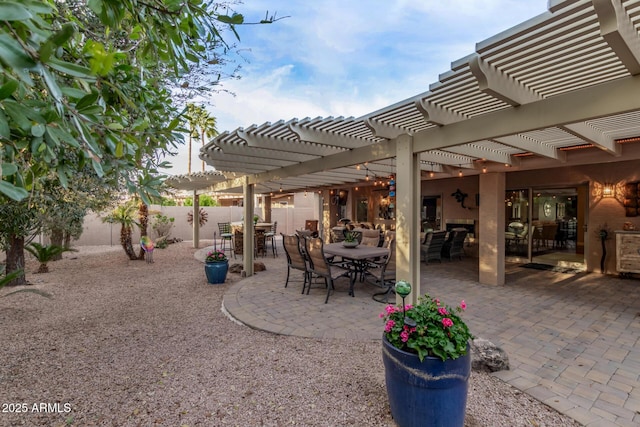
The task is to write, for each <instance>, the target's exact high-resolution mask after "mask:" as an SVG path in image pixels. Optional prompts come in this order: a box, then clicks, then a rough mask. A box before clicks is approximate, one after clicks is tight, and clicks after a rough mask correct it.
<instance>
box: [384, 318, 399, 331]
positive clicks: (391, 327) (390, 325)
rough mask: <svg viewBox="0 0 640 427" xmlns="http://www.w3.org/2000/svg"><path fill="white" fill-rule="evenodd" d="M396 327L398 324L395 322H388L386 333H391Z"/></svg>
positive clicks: (385, 326) (385, 328)
mask: <svg viewBox="0 0 640 427" xmlns="http://www.w3.org/2000/svg"><path fill="white" fill-rule="evenodd" d="M395 325H396V322H394V321H393V320H387V324H386V325H384V331H385V332H391V329H393V327H394V326H395Z"/></svg>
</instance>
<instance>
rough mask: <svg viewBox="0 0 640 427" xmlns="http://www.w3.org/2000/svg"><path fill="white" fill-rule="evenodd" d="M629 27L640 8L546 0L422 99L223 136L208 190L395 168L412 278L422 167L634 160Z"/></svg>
mask: <svg viewBox="0 0 640 427" xmlns="http://www.w3.org/2000/svg"><path fill="white" fill-rule="evenodd" d="M639 27H640V0H565V1H559V0H550V1H549V2H548V11H547V12H545V13H543V14H541V15H539V16H536V17H534V18H532V19H530V20H528V21H525V22H523V23H522V24H520V25H517V26H515V27H513V28H511V29H509V30H507V31H504V32H502V33H499V34H497V35H495V36H493V37H491V38H489V39H487V40H485V41H482V42H480V43H478V44H477V45H476V50H475V52H474V53H472V54H470V55H468V56H467V57H464V58H462V59H460V60H458V61H455V62H453V63H452V65H451V69H450V70H449V71H447V72H445V73H443V74H441V75H440V76H439V81H438V82H436V83H434V84H432V85H430V86H429V89H428V91H427V92H424V93H421V94H419V95H416V96H414V97H411V98H409V99H406V100H404V101H400V102H398V103H396V104H394V105H391V106H388V107H385V108H383V109H380V110H378V111H374V112H372V113H369V114H366V115H364V116H362V117H359V118H343V117H338V118H333V117H329V118H315V119H310V118H305V119H301V120H298V119H293V120H290V121H287V122H284V121H280V122H277V123H273V124H271V123H265V124H263V125H260V126H258V125H252V126H250V127H249V128H247V129H243V128H239V129H236V130H234V131H231V132H224V133H223V134H221V135H219V136H218V137H216V138H215V139H213V140H212V141H211V142H210V143H209V144H207V145H206V146H204V147H203V148H202V149H201V153H200V158H201V159H202V160H204V161H205V162H207V164H209V165H211V166H213V167H215V168H216V170H218V171H220V172H221V173H222V174H223V175H224V176H225V177H226V178H227V180H226V181H225V182H222V183H219V184H216V185H214V187H213V189H214V190H216V191H228V190H229V189H231V188H238V187H243V189H244V191H245V192H246V191H258V192H266V191H276V189H283V190H286V191H295V190H302V189H307V188H334V187H336V186H339V185H342V184H349V183H355V182H359V181H362V180H364V179H366V177H367V176H369V177H372V175H374V176H387V175H388V174H390V173H393V174H396V180H397V182H398V190H397V203H396V205H397V211H398V212H399V213H400V215H399V217H398V219H397V236H398V252H397V253H398V257H399V259H398V271H397V276H398V279H405V280H408V281H410V282H411V283H419V282H418V280H417V279H418V277H417V272H418V271H419V270H418V267H419V266H418V265H417V264H418V260H419V256H418V255H417V254H418V252H417V251H418V242H417V237H416V236H418V235H419V234H418V233H417V230H418V226H419V224H418V219H419V218H417V217H416V216H415V215H413V212H418V209H417V206H418V203H419V201H418V197H419V182H420V173H421V172H422V173H431V172H434V173H435V178H438V177H449V176H453V175H458V174H459V171H462V172H463V174H465V175H469V174H481V173H482V172H484V171H485V170H486V171H487V172H488V173H489V174H491V173H492V172H494V173H505V172H511V171H518V170H525V169H542V168H551V167H558V166H561V165H563V164H567V165H570V164H571V165H575V164H589V163H604V162H608V161H611V160H613V159H615V160H616V161H618V160H622V159H625V160H628V159H638V158H640V144H629V143H626V142H629V141H635V139H634V138H635V137H637V136H638V135H640V120H639V119H640V77H639V76H638V74H640V35H639V32H638V28H639ZM365 163H366V167H360V168H359V169H358V168H357V167H355V165H361V166H362V165H365ZM483 175H484V174H483ZM481 182H482V181H481ZM481 187H482V185H481ZM416 193H417V194H418V196H416ZM245 200H246V199H245ZM481 209H482V207H481ZM481 215H482V212H481ZM245 216H246V215H245ZM245 229H246V228H245ZM245 240H247V239H245ZM248 240H251V239H248ZM245 253H247V252H245ZM249 253H252V252H249ZM481 256H482V253H481ZM495 261H499V258H498V259H495ZM249 273H251V272H249ZM417 291H418V292H415V293H414V295H415V294H418V295H419V294H420V292H419V289H417Z"/></svg>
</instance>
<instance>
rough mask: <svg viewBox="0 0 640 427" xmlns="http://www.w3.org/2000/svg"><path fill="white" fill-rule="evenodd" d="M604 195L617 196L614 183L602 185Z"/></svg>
mask: <svg viewBox="0 0 640 427" xmlns="http://www.w3.org/2000/svg"><path fill="white" fill-rule="evenodd" d="M602 197H615V187H614V186H613V184H604V185H603V186H602Z"/></svg>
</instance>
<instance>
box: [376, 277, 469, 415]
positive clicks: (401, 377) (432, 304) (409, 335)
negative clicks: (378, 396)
mask: <svg viewBox="0 0 640 427" xmlns="http://www.w3.org/2000/svg"><path fill="white" fill-rule="evenodd" d="M395 289H396V293H397V294H398V295H400V296H402V297H403V301H404V297H405V296H407V295H408V294H409V293H410V292H411V285H410V284H409V283H407V282H404V281H399V282H398V283H396V286H395ZM466 308H467V305H466V303H465V302H464V300H463V301H462V302H461V303H460V305H458V306H457V307H455V308H452V307H450V306H447V305H445V304H444V303H442V302H441V301H440V300H439V299H437V298H433V297H431V296H429V295H426V294H425V295H424V296H422V297H420V298H419V301H418V304H417V305H416V306H412V305H410V304H408V305H402V306H393V305H388V306H387V307H386V308H385V311H384V312H383V313H381V314H380V317H381V318H382V319H384V324H385V327H384V333H383V337H382V359H383V362H384V366H385V381H386V386H387V395H388V397H389V405H390V407H391V415H392V416H393V418H394V420H395V421H396V423H397V424H398V425H399V426H400V427H406V426H452V427H453V426H459V427H462V426H463V425H464V415H465V410H466V404H467V390H468V383H469V376H470V375H471V351H470V347H469V340H470V339H473V335H472V334H471V333H470V332H469V328H468V327H467V325H466V324H465V323H464V321H463V320H462V319H461V318H460V316H459V314H460V313H461V312H462V311H464V310H465V309H466Z"/></svg>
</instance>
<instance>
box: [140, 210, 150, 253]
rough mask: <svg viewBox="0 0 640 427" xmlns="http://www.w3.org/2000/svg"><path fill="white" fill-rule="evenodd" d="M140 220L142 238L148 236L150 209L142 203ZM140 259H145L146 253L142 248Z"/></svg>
mask: <svg viewBox="0 0 640 427" xmlns="http://www.w3.org/2000/svg"><path fill="white" fill-rule="evenodd" d="M138 217H139V218H138V220H139V221H140V237H142V236H148V235H149V234H148V231H147V229H148V228H149V207H148V206H147V205H146V204H144V202H140V206H139V208H138ZM138 259H141V260H142V259H145V252H144V249H142V246H141V247H140V252H138Z"/></svg>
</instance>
